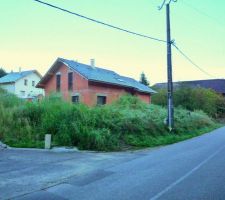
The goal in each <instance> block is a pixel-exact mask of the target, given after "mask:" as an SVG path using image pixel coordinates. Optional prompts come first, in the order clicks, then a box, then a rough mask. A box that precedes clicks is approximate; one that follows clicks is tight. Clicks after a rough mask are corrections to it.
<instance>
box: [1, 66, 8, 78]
mask: <svg viewBox="0 0 225 200" xmlns="http://www.w3.org/2000/svg"><path fill="white" fill-rule="evenodd" d="M5 75H7V73H6V71H5V70H4V69H3V68H0V78H1V77H3V76H5Z"/></svg>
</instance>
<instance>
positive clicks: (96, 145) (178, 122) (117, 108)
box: [0, 91, 215, 151]
mask: <svg viewBox="0 0 225 200" xmlns="http://www.w3.org/2000/svg"><path fill="white" fill-rule="evenodd" d="M7 98H9V101H7ZM0 99H3V101H0V116H1V117H0V139H1V140H3V141H4V142H6V143H7V144H9V145H12V146H17V147H40V146H41V145H43V141H44V135H45V134H52V139H53V144H54V145H60V146H61V145H63V146H64V145H66V146H78V147H79V148H80V149H90V150H102V151H108V150H119V149H121V148H122V146H123V145H125V146H127V145H128V146H129V145H131V146H137V147H143V146H155V145H160V144H167V143H171V142H175V141H177V140H180V139H181V138H187V137H190V136H191V135H194V134H193V133H194V132H199V130H202V129H205V128H212V127H215V123H214V122H213V121H212V120H211V119H210V118H209V117H208V116H207V115H206V114H205V113H203V112H200V111H195V112H190V111H187V110H185V109H182V108H176V109H175V129H174V131H173V132H169V131H168V129H167V128H166V126H165V125H164V120H165V118H166V116H167V110H166V109H165V108H163V107H161V106H158V105H148V104H145V103H143V102H142V101H140V100H139V99H138V98H137V97H132V96H124V97H121V98H120V99H119V100H118V101H116V102H114V103H113V104H111V105H105V106H96V107H92V108H89V107H87V106H85V105H82V104H72V103H69V102H65V101H62V100H61V98H60V97H59V96H58V95H53V96H50V97H49V98H46V99H44V100H42V101H41V102H23V101H20V100H18V99H17V98H16V97H15V96H11V95H8V94H7V93H5V91H3V93H1V92H0ZM12 99H13V100H12ZM9 105H10V106H9Z"/></svg>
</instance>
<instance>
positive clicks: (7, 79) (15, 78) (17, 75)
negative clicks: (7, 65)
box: [0, 70, 41, 84]
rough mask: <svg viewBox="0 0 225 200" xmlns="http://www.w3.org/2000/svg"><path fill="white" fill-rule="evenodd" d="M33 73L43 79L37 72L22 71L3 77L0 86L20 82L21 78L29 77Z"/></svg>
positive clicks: (0, 79)
mask: <svg viewBox="0 0 225 200" xmlns="http://www.w3.org/2000/svg"><path fill="white" fill-rule="evenodd" d="M31 73H37V74H38V76H40V77H41V75H40V74H39V73H38V72H37V71H36V70H28V71H21V72H11V73H9V74H7V75H5V76H3V77H1V78H0V84H3V83H4V84H6V83H14V82H16V81H18V80H19V79H21V78H24V77H26V76H27V75H29V74H31Z"/></svg>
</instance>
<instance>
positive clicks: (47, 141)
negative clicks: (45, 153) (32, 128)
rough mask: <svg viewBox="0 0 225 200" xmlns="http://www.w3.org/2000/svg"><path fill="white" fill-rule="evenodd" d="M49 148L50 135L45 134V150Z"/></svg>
mask: <svg viewBox="0 0 225 200" xmlns="http://www.w3.org/2000/svg"><path fill="white" fill-rule="evenodd" d="M50 148H51V134H45V149H50Z"/></svg>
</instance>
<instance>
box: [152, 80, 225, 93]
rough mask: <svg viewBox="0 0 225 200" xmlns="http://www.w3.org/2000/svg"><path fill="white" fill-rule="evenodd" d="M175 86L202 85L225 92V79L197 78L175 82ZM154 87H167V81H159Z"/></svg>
mask: <svg viewBox="0 0 225 200" xmlns="http://www.w3.org/2000/svg"><path fill="white" fill-rule="evenodd" d="M173 84H174V87H175V88H176V87H179V86H186V87H202V88H207V89H212V90H215V91H216V92H218V93H222V94H225V79H208V80H196V81H179V82H174V83H173ZM153 87H156V88H159V89H163V88H167V83H157V84H155V85H154V86H153Z"/></svg>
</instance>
